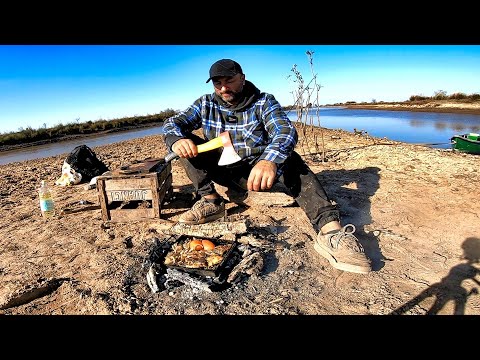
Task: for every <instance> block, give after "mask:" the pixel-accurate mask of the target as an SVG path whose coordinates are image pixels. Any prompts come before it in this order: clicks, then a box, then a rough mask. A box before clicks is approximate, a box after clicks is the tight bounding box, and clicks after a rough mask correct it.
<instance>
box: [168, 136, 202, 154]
mask: <svg viewBox="0 0 480 360" xmlns="http://www.w3.org/2000/svg"><path fill="white" fill-rule="evenodd" d="M172 150H173V152H174V153H175V154H177V155H178V156H179V157H181V158H192V157H195V156H197V155H198V149H197V145H195V143H194V142H193V141H192V140H190V139H180V140H178V141H175V143H174V144H173V145H172Z"/></svg>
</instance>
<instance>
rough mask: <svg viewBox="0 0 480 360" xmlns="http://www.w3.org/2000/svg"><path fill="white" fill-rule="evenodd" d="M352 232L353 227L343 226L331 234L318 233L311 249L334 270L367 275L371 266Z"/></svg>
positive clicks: (353, 230) (350, 225)
mask: <svg viewBox="0 0 480 360" xmlns="http://www.w3.org/2000/svg"><path fill="white" fill-rule="evenodd" d="M354 232H355V226H354V225H352V224H348V225H345V226H344V227H343V228H342V229H340V230H339V231H338V232H336V233H333V234H330V233H329V234H322V232H320V233H319V234H318V236H317V239H316V241H315V243H314V245H313V247H314V248H315V250H316V251H317V252H318V253H319V254H320V255H322V256H323V257H324V258H326V259H327V260H328V262H329V263H330V265H332V266H333V267H334V268H336V269H339V270H343V271H350V272H354V273H360V274H367V273H368V272H370V271H371V270H372V265H371V262H370V260H369V259H368V258H367V256H366V255H365V251H364V249H363V246H362V245H361V244H360V243H359V242H358V239H357V238H356V237H355V235H353V233H354Z"/></svg>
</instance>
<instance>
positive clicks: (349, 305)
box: [0, 128, 480, 315]
mask: <svg viewBox="0 0 480 360" xmlns="http://www.w3.org/2000/svg"><path fill="white" fill-rule="evenodd" d="M304 136H306V137H304ZM313 139H316V140H315V141H314V140H313ZM315 143H316V144H317V146H315ZM296 150H297V151H298V152H299V153H300V154H301V155H302V157H303V158H304V159H305V160H306V161H307V163H308V164H309V165H310V167H311V169H312V170H313V171H314V172H315V173H316V174H317V177H318V178H319V179H320V181H321V182H322V184H324V187H325V189H326V191H327V192H328V193H329V195H330V196H331V198H332V199H333V200H334V201H335V202H337V203H338V205H339V207H340V209H341V215H342V218H343V222H344V224H346V223H351V224H354V225H355V227H356V229H357V230H356V234H357V236H358V238H359V239H360V242H361V243H362V244H363V246H364V248H365V252H366V253H367V255H368V256H369V257H370V258H371V259H372V263H373V271H372V272H371V273H369V274H366V275H362V274H354V273H347V272H342V271H339V270H336V269H334V268H332V267H331V266H330V265H329V263H328V262H327V261H326V260H325V259H324V258H323V257H321V256H320V255H319V254H318V253H317V252H316V251H315V250H314V248H313V239H314V238H315V236H316V231H315V230H314V229H313V228H312V227H311V226H310V224H309V222H308V219H307V218H306V216H305V215H304V213H303V212H302V211H301V209H300V208H299V207H298V206H296V205H295V204H293V205H291V204H290V205H285V204H283V205H282V204H272V203H270V205H269V203H268V201H267V202H262V201H256V202H255V203H254V204H251V205H252V206H250V207H248V206H242V205H238V204H236V203H233V202H227V204H226V209H227V221H229V222H233V221H239V220H244V221H247V220H248V223H249V226H248V228H247V230H246V231H245V233H242V234H241V236H242V238H243V239H250V240H251V241H252V242H251V243H249V245H248V247H247V248H248V251H249V252H250V253H257V254H258V256H259V257H258V259H261V261H260V262H258V263H257V267H256V271H253V270H252V269H251V270H250V273H249V274H245V275H244V277H243V278H242V280H241V281H239V282H238V283H236V284H234V285H232V286H230V287H228V288H225V289H223V290H219V291H211V292H209V291H205V290H201V289H200V288H198V287H195V286H192V284H184V283H181V282H178V281H173V282H172V281H171V284H170V287H169V288H168V289H165V288H162V289H161V290H160V291H158V292H156V293H153V292H152V291H151V288H150V286H149V285H148V283H147V280H146V275H147V270H148V267H145V264H146V261H147V260H148V258H149V255H151V249H152V246H153V245H154V244H155V243H156V241H158V240H159V239H165V238H166V237H167V236H169V235H168V233H169V229H171V228H172V227H173V226H174V225H175V224H176V221H177V219H178V217H179V216H180V214H182V213H183V212H184V211H186V210H188V209H189V207H190V206H191V205H192V191H193V188H192V186H191V184H190V182H189V181H188V179H187V177H186V175H185V172H184V171H183V168H181V166H180V165H179V163H178V162H176V161H174V162H173V163H172V178H173V194H174V197H173V198H172V201H171V202H170V203H166V204H164V205H163V207H162V211H161V219H154V220H146V221H132V222H126V223H111V222H104V221H103V220H102V213H101V208H100V203H99V197H98V194H97V191H96V190H95V189H90V190H86V189H85V188H84V184H78V185H74V186H70V187H59V186H54V185H53V183H54V181H55V180H56V179H57V178H58V177H59V176H60V174H61V166H62V163H63V160H64V159H63V158H62V157H61V156H54V157H48V158H41V159H36V160H28V161H23V162H17V163H12V164H6V165H2V166H0V169H1V171H0V189H1V190H0V209H1V212H2V218H1V219H0V270H1V271H0V282H1V283H2V286H1V287H0V314H6V315H23V314H28V315H35V314H39V315H40V314H41V315H47V314H66V315H73V314H85V315H88V314H106V315H119V314H120V315H131V314H135V315H163V314H177V315H178V314H180V315H189V314H192V315H258V314H272V315H347V314H353V315H387V314H392V313H395V314H416V315H423V314H427V313H434V314H467V315H480V296H479V295H477V294H478V288H479V286H478V281H479V279H480V276H479V274H480V269H479V264H478V261H479V259H480V235H479V233H478V223H479V214H478V211H476V209H475V208H474V207H473V206H472V202H471V200H472V194H475V193H477V184H478V183H479V180H480V172H479V170H478V159H479V157H478V156H475V155H468V154H462V153H456V152H454V151H452V150H439V149H432V148H428V147H425V146H418V145H410V144H404V143H399V142H393V141H388V140H385V139H378V138H373V137H371V136H366V135H362V134H353V133H351V132H347V131H341V130H329V129H321V128H307V131H306V132H305V133H302V135H301V136H300V141H299V144H298V145H297V148H296ZM94 151H95V153H96V154H97V155H98V157H99V158H100V159H101V160H102V161H104V162H105V163H106V164H107V165H108V167H109V168H110V169H117V168H119V167H121V166H124V165H127V164H131V163H134V162H136V161H140V160H143V159H145V158H147V157H163V156H165V154H166V149H165V147H164V145H163V141H162V140H161V136H160V135H154V136H147V137H144V138H140V139H132V140H128V141H123V142H120V143H115V144H110V145H105V146H99V147H95V148H94ZM41 179H46V180H47V181H48V183H49V184H50V185H51V186H52V189H53V193H54V199H55V205H56V209H57V214H56V216H55V217H54V218H53V219H50V220H45V219H43V218H42V216H41V214H40V209H39V204H38V198H37V193H36V191H37V188H38V185H39V183H40V180H41ZM219 190H220V192H221V194H222V195H223V196H225V198H226V199H227V200H228V197H227V195H226V192H225V189H223V188H219ZM269 194H270V193H269ZM269 194H263V193H257V195H259V196H260V199H261V198H262V196H265V197H266V196H267V195H269ZM273 194H275V193H273ZM277 195H278V196H280V193H277ZM282 195H285V194H282ZM85 204H87V205H85ZM444 219H445V221H443V220H444ZM224 235H225V234H224ZM227 235H228V234H227ZM230 235H231V234H230ZM253 240H255V241H253ZM242 246H244V248H245V245H242ZM160 280H161V278H160V277H159V281H160Z"/></svg>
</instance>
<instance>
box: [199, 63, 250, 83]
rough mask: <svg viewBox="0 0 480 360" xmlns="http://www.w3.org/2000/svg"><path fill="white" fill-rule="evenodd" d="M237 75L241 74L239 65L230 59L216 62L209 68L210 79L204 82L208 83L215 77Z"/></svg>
mask: <svg viewBox="0 0 480 360" xmlns="http://www.w3.org/2000/svg"><path fill="white" fill-rule="evenodd" d="M237 74H243V71H242V67H241V66H240V64H239V63H237V62H236V61H233V60H230V59H222V60H218V61H217V62H216V63H214V64H213V65H212V66H211V67H210V77H209V78H208V80H207V81H206V82H207V83H208V82H209V81H210V80H212V78H214V77H217V76H218V77H220V76H235V75H237Z"/></svg>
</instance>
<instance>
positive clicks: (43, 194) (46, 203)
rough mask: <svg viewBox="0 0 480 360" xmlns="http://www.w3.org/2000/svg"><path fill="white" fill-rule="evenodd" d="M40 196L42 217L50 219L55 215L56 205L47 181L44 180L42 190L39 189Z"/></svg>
mask: <svg viewBox="0 0 480 360" xmlns="http://www.w3.org/2000/svg"><path fill="white" fill-rule="evenodd" d="M38 195H39V198H40V210H42V216H43V217H44V218H49V217H52V216H53V215H55V204H54V202H53V198H52V192H51V191H50V188H49V187H48V185H47V182H46V181H45V180H42V182H41V186H40V189H38Z"/></svg>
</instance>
